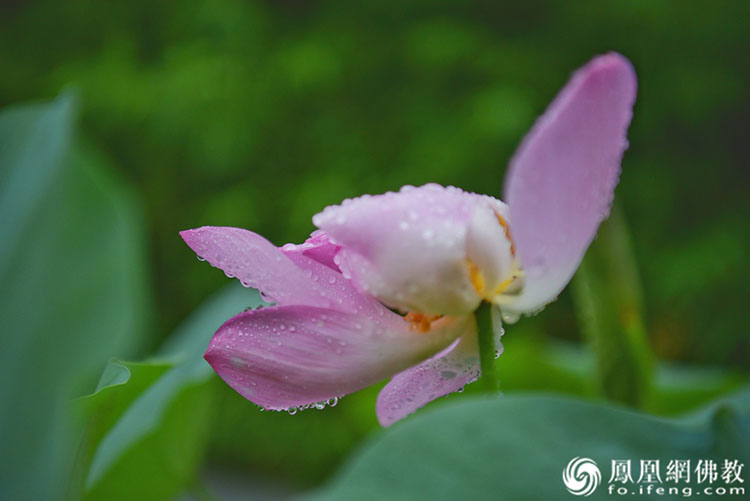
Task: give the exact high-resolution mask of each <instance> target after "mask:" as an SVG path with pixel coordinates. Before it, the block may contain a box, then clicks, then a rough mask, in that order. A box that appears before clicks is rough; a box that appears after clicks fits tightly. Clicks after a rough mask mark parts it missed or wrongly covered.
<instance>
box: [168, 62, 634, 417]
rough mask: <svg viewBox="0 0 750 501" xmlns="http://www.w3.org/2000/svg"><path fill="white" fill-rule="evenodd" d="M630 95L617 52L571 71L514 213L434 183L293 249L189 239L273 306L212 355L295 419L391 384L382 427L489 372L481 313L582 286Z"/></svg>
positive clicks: (516, 195)
mask: <svg viewBox="0 0 750 501" xmlns="http://www.w3.org/2000/svg"><path fill="white" fill-rule="evenodd" d="M635 93H636V78H635V73H634V71H633V69H632V67H631V65H630V63H629V62H628V61H627V60H626V59H625V58H623V57H622V56H620V55H618V54H614V53H610V54H606V55H603V56H599V57H597V58H595V59H594V60H592V61H591V62H590V63H588V64H587V65H586V66H585V67H583V68H582V69H580V70H579V71H578V72H576V73H575V74H574V75H573V77H572V79H571V80H570V82H569V83H568V84H567V85H566V87H565V88H564V89H563V90H562V92H561V93H560V94H559V96H558V97H557V98H556V99H555V101H554V102H553V103H552V104H551V105H550V107H549V109H548V110H547V111H546V113H545V114H544V115H543V116H542V117H541V118H540V119H539V120H538V121H537V123H536V124H535V125H534V127H533V129H532V130H531V132H530V133H529V134H528V135H527V137H526V138H525V139H524V141H523V142H522V144H521V146H520V148H519V150H518V152H517V153H516V155H515V156H514V157H513V159H512V160H511V162H510V166H509V169H508V173H507V179H506V184H505V200H506V202H507V204H506V203H503V202H501V201H499V200H497V199H495V198H492V197H490V196H486V195H478V194H474V193H467V192H465V191H462V190H460V189H458V188H454V187H442V186H439V185H436V184H429V185H426V186H422V187H418V188H415V187H410V186H406V187H404V188H402V189H401V190H400V191H399V192H397V193H385V194H382V195H375V196H369V195H364V196H362V197H359V198H356V199H352V200H345V201H344V202H343V203H342V204H341V205H336V206H331V207H328V208H326V209H325V210H323V211H322V212H321V213H319V214H317V215H316V216H314V217H313V223H314V224H315V225H316V226H317V227H318V228H319V229H318V230H316V231H315V232H314V233H313V234H312V235H311V236H310V238H309V239H308V240H307V241H305V242H304V243H303V244H300V245H292V244H287V245H285V246H283V247H280V248H279V247H276V246H274V245H273V244H271V243H270V242H269V241H268V240H266V239H264V238H263V237H261V236H260V235H257V234H255V233H253V232H250V231H247V230H243V229H238V228H227V227H203V228H198V229H194V230H188V231H183V232H182V233H181V235H182V238H183V239H184V240H185V242H186V243H187V244H188V245H189V246H190V247H191V248H192V249H193V251H195V252H196V253H197V254H198V256H199V257H201V258H202V259H205V260H206V261H208V262H209V263H210V264H211V265H213V266H215V267H217V268H221V269H222V270H224V272H225V273H226V274H227V275H228V276H232V277H237V278H238V279H239V280H240V281H241V282H242V284H243V285H244V286H246V287H254V288H256V289H258V290H260V291H261V292H262V293H263V295H264V297H265V298H267V299H268V300H270V301H272V302H273V303H274V304H273V306H270V307H266V308H263V309H258V310H252V311H246V312H243V313H240V314H238V315H237V316H235V317H233V318H231V319H229V320H228V321H227V322H226V323H225V324H224V325H222V326H221V327H220V328H219V330H218V331H217V332H216V334H215V335H214V337H213V339H212V340H211V342H210V345H209V347H208V350H207V351H206V354H205V359H206V360H207V361H208V362H209V363H210V364H211V366H212V367H213V368H214V370H215V371H216V372H217V373H218V374H219V376H221V377H222V379H224V381H226V382H227V384H229V385H230V386H231V387H232V388H234V389H235V390H236V391H237V392H238V393H240V394H241V395H242V396H243V397H245V398H247V399H248V400H250V401H252V402H254V403H256V404H258V405H260V406H262V407H264V408H267V409H273V410H290V411H291V412H294V411H295V410H296V409H297V408H306V407H309V406H312V405H316V406H318V407H320V406H322V405H324V404H325V403H326V402H329V401H330V402H334V401H335V400H336V399H338V398H339V397H341V396H343V395H346V394H348V393H351V392H354V391H356V390H359V389H361V388H364V387H367V386H370V385H372V384H374V383H377V382H379V381H381V380H384V379H387V378H391V380H390V382H389V383H388V384H387V385H386V386H385V387H384V388H383V390H382V391H381V392H380V395H379V396H378V399H377V405H376V407H377V408H376V412H377V416H378V419H379V421H380V423H381V424H382V425H383V426H388V425H390V424H392V423H393V422H395V421H397V420H399V419H401V418H403V417H405V416H406V415H408V414H410V413H412V412H414V411H415V410H416V409H418V408H420V407H422V406H423V405H425V404H427V403H428V402H430V401H431V400H433V399H435V398H437V397H440V396H443V395H446V394H448V393H451V392H454V391H457V390H460V389H461V388H463V386H464V385H466V384H467V383H470V382H472V381H474V380H475V379H477V378H478V376H479V373H480V356H479V351H478V343H477V323H476V321H475V317H474V312H475V310H476V309H477V308H478V307H479V305H480V304H483V303H484V304H486V303H490V304H492V305H493V308H494V309H495V312H496V313H502V315H503V316H504V317H505V318H506V319H509V318H517V317H518V316H519V315H521V314H525V313H531V312H535V311H537V310H539V309H541V308H543V307H544V305H546V304H547V303H549V302H551V301H553V300H554V299H555V297H556V296H557V295H558V294H559V293H560V291H561V290H562V289H563V287H565V285H566V284H567V283H568V281H569V280H570V278H571V277H572V276H573V273H574V272H575V270H576V268H577V267H578V265H579V264H580V262H581V259H582V258H583V255H584V253H585V251H586V249H587V248H588V246H589V244H590V243H591V241H592V239H593V238H594V236H595V234H596V231H597V228H598V226H599V224H600V223H601V221H602V220H603V219H604V218H606V217H607V215H608V212H609V207H610V205H611V202H612V198H613V196H614V188H615V186H616V184H617V182H618V178H619V172H620V160H621V157H622V154H623V151H624V150H625V148H626V147H627V141H626V131H627V128H628V125H629V123H630V119H631V116H632V107H633V103H634V101H635ZM498 316H499V315H498ZM501 333H502V329H501V328H499V327H498V329H497V338H498V339H497V348H498V349H499V348H500V344H499V335H500V334H501Z"/></svg>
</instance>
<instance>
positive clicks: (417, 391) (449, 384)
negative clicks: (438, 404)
mask: <svg viewBox="0 0 750 501" xmlns="http://www.w3.org/2000/svg"><path fill="white" fill-rule="evenodd" d="M467 327H468V328H467V332H465V333H464V334H463V335H462V336H461V338H460V339H459V340H457V341H456V342H455V343H454V344H453V345H451V346H450V347H448V348H447V349H445V350H443V351H442V352H440V353H438V354H437V355H435V356H434V357H432V358H430V359H429V360H427V361H425V362H422V363H421V364H419V365H417V366H416V367H412V368H411V369H407V370H406V371H404V372H401V373H400V374H396V375H395V376H394V377H393V379H391V381H390V382H389V383H388V384H387V385H385V387H384V388H383V389H382V390H381V391H380V394H379V395H378V401H377V407H376V412H377V415H378V421H379V422H380V424H381V425H382V426H390V425H392V424H393V423H395V422H396V421H398V420H399V419H403V418H404V417H406V416H408V415H409V414H411V413H413V412H414V411H416V410H417V409H419V408H420V407H423V406H425V405H427V404H428V403H430V402H432V401H433V400H435V399H436V398H439V397H442V396H444V395H448V394H449V393H453V392H454V391H459V390H460V389H461V388H463V387H464V386H466V385H467V384H469V383H471V382H473V381H475V380H476V379H477V378H478V377H479V373H480V368H479V349H478V347H477V334H476V324H475V323H474V322H471V324H470V325H469V326H467Z"/></svg>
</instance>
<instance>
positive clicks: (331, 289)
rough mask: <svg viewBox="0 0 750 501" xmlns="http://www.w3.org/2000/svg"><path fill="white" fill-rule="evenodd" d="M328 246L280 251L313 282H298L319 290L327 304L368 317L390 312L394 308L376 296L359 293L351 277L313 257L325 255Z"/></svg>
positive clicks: (326, 244) (325, 260)
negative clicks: (346, 276)
mask: <svg viewBox="0 0 750 501" xmlns="http://www.w3.org/2000/svg"><path fill="white" fill-rule="evenodd" d="M304 246H305V244H302V245H301V246H298V247H304ZM331 246H333V244H331V243H325V244H322V245H316V246H315V247H313V248H301V249H300V248H297V249H293V250H291V249H289V248H287V249H286V250H285V249H283V248H282V252H283V253H284V254H285V255H286V256H287V257H288V258H289V259H290V260H291V261H292V262H293V263H294V264H296V265H297V266H298V267H299V268H300V269H302V270H304V272H305V275H306V276H307V277H308V281H310V282H312V284H309V285H304V284H301V285H300V286H306V287H313V288H315V289H316V290H318V291H319V294H320V295H321V297H323V298H325V299H327V300H328V301H329V303H328V305H329V307H330V308H332V309H334V310H340V311H347V312H350V313H357V314H359V315H362V316H364V317H367V318H371V319H374V318H377V317H382V316H383V315H384V314H385V313H386V312H387V313H388V314H389V315H393V312H391V311H390V310H389V309H388V308H386V307H385V306H383V304H382V303H380V302H379V301H378V300H377V299H375V298H374V297H372V296H370V295H369V294H362V292H361V291H360V290H359V289H358V288H357V287H356V286H355V284H354V283H352V281H351V280H349V279H346V278H344V276H343V275H342V274H341V272H339V271H338V268H331V267H330V266H328V265H327V264H323V263H321V262H320V261H318V260H316V259H315V258H314V257H312V256H315V257H318V258H321V257H323V256H325V254H326V252H325V250H324V249H325V247H329V248H330V247H331ZM284 247H287V246H284ZM310 250H312V251H313V253H312V256H310V254H309V253H308V251H310ZM323 260H324V262H327V259H325V257H323Z"/></svg>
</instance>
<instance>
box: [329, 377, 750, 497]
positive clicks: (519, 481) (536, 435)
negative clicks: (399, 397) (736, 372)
mask: <svg viewBox="0 0 750 501" xmlns="http://www.w3.org/2000/svg"><path fill="white" fill-rule="evenodd" d="M748 434H750V387H746V388H745V389H744V390H743V391H740V392H738V393H736V394H733V395H731V396H729V397H726V398H722V399H720V400H718V401H716V402H714V403H713V404H712V405H710V406H708V407H706V408H704V409H701V410H700V411H698V412H695V413H692V414H690V415H687V416H684V417H681V418H679V419H670V420H665V419H661V418H655V417H652V416H649V415H646V414H638V413H634V412H631V411H627V410H624V409H622V408H618V407H612V406H609V405H600V404H595V403H589V402H585V401H579V400H573V399H567V398H561V397H552V396H539V395H516V396H509V397H505V398H499V399H497V398H486V397H485V398H466V399H463V400H457V401H455V403H453V404H451V405H444V406H441V407H438V408H436V409H435V410H434V411H432V412H425V413H423V414H418V415H417V416H415V417H414V418H413V419H409V420H407V421H405V422H402V423H399V424H396V425H395V426H393V427H392V428H390V429H388V430H385V431H384V432H383V433H382V434H381V435H380V436H378V437H377V438H376V439H375V440H373V441H372V442H371V443H370V444H369V445H368V446H366V447H365V448H364V449H362V450H361V451H360V452H359V454H357V455H356V456H355V457H354V458H353V459H352V460H351V462H350V463H349V464H348V466H347V467H345V468H344V469H343V471H341V472H340V474H339V475H338V476H337V477H336V478H335V479H334V480H333V481H332V482H331V484H330V485H328V486H327V487H326V488H325V489H323V490H322V491H321V492H319V493H317V494H316V496H314V497H315V498H319V499H326V500H338V499H341V500H350V499H358V500H367V499H373V500H375V499H509V500H524V499H529V500H533V499H562V498H565V497H566V496H569V494H568V493H567V491H566V489H565V486H564V485H563V482H562V479H561V474H562V471H563V469H564V468H565V466H566V465H567V464H568V462H569V461H570V460H571V459H573V458H574V457H577V456H581V457H586V458H591V459H593V460H594V461H595V462H596V463H597V464H598V466H599V468H600V470H601V472H602V480H603V482H607V479H609V478H610V476H609V474H610V465H611V461H612V460H614V459H631V460H632V462H633V463H634V465H636V468H637V465H638V464H639V460H640V459H659V460H661V464H662V468H666V464H667V462H668V461H669V460H670V459H691V460H693V461H697V460H698V459H714V460H716V461H720V460H723V459H732V460H733V459H738V460H740V462H745V463H747V461H748V460H750V442H749V441H748V440H747V437H748ZM694 464H695V463H694ZM636 478H637V477H636ZM571 497H572V496H571ZM590 499H611V497H610V496H609V494H608V493H607V491H606V485H604V486H601V485H600V486H599V488H598V490H597V491H596V492H594V494H593V495H592V496H591V498H590Z"/></svg>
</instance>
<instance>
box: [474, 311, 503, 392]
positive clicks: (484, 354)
mask: <svg viewBox="0 0 750 501" xmlns="http://www.w3.org/2000/svg"><path fill="white" fill-rule="evenodd" d="M474 315H475V318H476V320H477V338H478V344H479V363H480V365H481V367H482V385H483V386H484V389H485V391H487V392H488V393H496V392H497V391H499V390H500V385H499V384H498V379H497V370H496V367H495V333H494V330H493V328H492V305H491V304H490V303H487V302H485V301H483V302H482V304H481V305H479V308H478V309H477V311H476V312H475V313H474Z"/></svg>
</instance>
